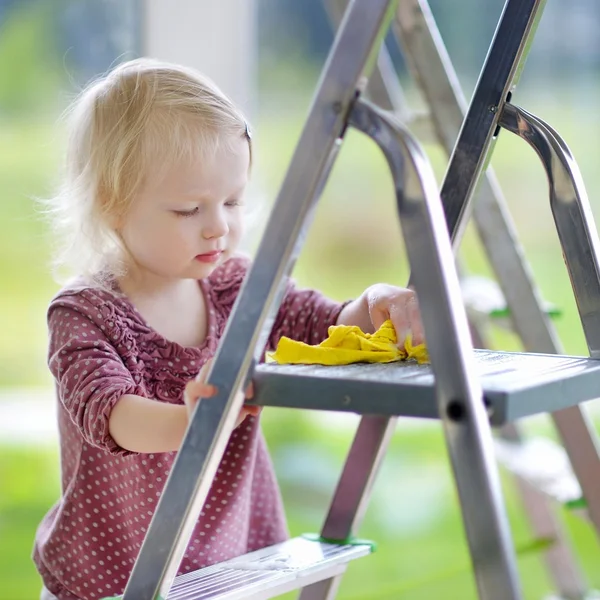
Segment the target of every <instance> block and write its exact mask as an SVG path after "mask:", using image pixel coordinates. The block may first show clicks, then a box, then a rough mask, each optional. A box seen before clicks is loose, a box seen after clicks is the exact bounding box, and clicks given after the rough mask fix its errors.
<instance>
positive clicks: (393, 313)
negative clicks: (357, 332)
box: [363, 283, 425, 346]
mask: <svg viewBox="0 0 600 600" xmlns="http://www.w3.org/2000/svg"><path fill="white" fill-rule="evenodd" d="M363 296H364V298H365V300H366V303H367V307H368V311H369V318H370V319H371V323H372V324H373V327H374V328H375V330H377V329H379V328H380V327H381V325H383V323H384V322H385V321H387V320H388V319H390V320H391V321H392V324H393V325H394V329H395V330H396V335H397V337H398V345H399V346H403V345H404V340H405V339H406V336H407V335H408V333H409V332H410V333H411V334H412V344H413V345H414V346H418V345H419V344H422V343H423V342H424V341H425V332H424V330H423V323H422V321H421V312H420V310H419V303H418V301H417V295H416V294H415V292H414V291H413V290H410V289H407V288H399V287H395V286H393V285H387V284H384V283H378V284H376V285H373V286H371V287H369V288H367V290H365V292H364V295H363Z"/></svg>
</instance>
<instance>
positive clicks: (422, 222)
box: [349, 100, 521, 599]
mask: <svg viewBox="0 0 600 600" xmlns="http://www.w3.org/2000/svg"><path fill="white" fill-rule="evenodd" d="M349 121H350V124H351V125H352V126H354V127H355V128H357V129H358V130H360V131H362V132H363V133H366V134H367V135H368V136H369V137H371V138H372V139H373V140H374V141H375V142H376V143H377V144H378V145H379V147H380V148H381V150H382V151H383V153H384V155H385V157H386V159H387V161H388V165H389V167H390V170H391V171H392V176H393V180H394V183H395V187H396V198H397V207H398V216H399V219H400V224H401V227H402V232H403V236H404V240H405V244H406V250H407V254H408V258H409V263H410V266H411V277H412V279H413V280H414V284H415V287H416V290H417V292H418V293H419V298H420V308H421V312H422V318H423V324H424V328H425V334H426V336H427V340H428V349H429V354H430V359H431V364H432V369H433V371H434V374H435V379H436V394H437V397H438V409H439V414H440V418H441V419H442V421H443V424H444V431H445V435H446V441H447V446H448V450H449V454H450V458H451V463H452V467H453V470H454V475H455V479H456V483H457V488H458V493H459V495H460V499H461V508H462V512H463V520H464V523H465V528H466V532H467V538H468V541H469V547H470V551H471V558H472V561H473V567H474V571H475V577H476V581H477V585H478V588H479V592H480V594H481V597H483V598H498V599H500V598H502V599H509V598H520V597H521V592H520V589H519V582H518V575H517V570H516V559H515V555H514V548H513V544H512V541H511V533H510V528H509V525H508V520H507V516H506V512H505V509H504V506H503V502H502V492H501V488H500V479H499V475H498V470H497V465H496V461H495V457H494V448H493V441H492V434H491V428H490V423H489V420H488V416H487V413H486V410H485V407H484V403H483V398H482V390H481V386H480V383H479V380H478V377H477V376H476V375H475V373H476V369H475V359H474V354H473V347H472V344H471V338H470V332H469V327H468V323H467V318H466V313H465V310H464V307H463V303H462V297H461V292H460V287H459V282H458V276H457V274H456V269H455V265H454V259H453V254H452V246H451V241H450V237H449V234H448V229H447V227H446V222H445V220H444V212H443V207H442V204H441V201H440V198H439V194H438V191H437V184H436V179H435V175H434V173H433V171H432V169H431V166H430V164H429V162H428V159H427V157H426V155H425V154H424V152H423V151H422V149H421V148H420V146H419V145H418V144H417V142H416V141H415V140H414V138H413V137H412V135H411V134H410V133H409V132H408V131H407V130H406V129H405V128H404V127H403V126H402V125H401V124H400V123H399V122H398V121H397V120H396V119H394V118H393V117H392V116H391V115H390V114H389V113H386V112H384V111H382V110H380V109H378V108H377V107H376V106H374V105H372V104H371V103H369V102H366V101H363V100H359V101H358V102H357V104H356V105H355V106H354V108H353V110H352V112H351V114H350V117H349Z"/></svg>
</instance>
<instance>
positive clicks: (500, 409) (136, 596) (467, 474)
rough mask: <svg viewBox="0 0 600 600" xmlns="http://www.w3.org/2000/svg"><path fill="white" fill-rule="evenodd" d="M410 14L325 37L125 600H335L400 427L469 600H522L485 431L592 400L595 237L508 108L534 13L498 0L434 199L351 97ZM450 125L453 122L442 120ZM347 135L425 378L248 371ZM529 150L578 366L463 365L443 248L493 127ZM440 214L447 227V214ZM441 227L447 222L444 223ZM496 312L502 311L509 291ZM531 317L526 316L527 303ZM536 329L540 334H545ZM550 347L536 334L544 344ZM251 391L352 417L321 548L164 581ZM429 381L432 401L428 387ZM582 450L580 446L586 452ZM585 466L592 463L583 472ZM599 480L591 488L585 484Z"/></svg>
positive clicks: (457, 226)
mask: <svg viewBox="0 0 600 600" xmlns="http://www.w3.org/2000/svg"><path fill="white" fill-rule="evenodd" d="M407 4H408V3H406V2H404V0H403V2H402V3H400V4H399V3H398V2H397V1H390V0H354V1H353V2H351V4H350V5H349V7H348V9H347V11H346V13H345V15H344V18H343V21H342V23H341V25H340V28H339V30H338V33H337V36H336V39H335V42H334V45H333V48H332V50H331V53H330V56H329V58H328V60H327V63H326V65H325V68H324V71H323V74H322V76H321V79H320V81H319V84H318V87H317V91H316V94H315V97H314V99H313V102H312V106H311V109H310V113H309V117H308V119H307V122H306V124H305V127H304V129H303V132H302V135H301V138H300V140H299V142H298V145H297V148H296V151H295V153H294V156H293V159H292V162H291V166H290V168H289V170H288V173H287V175H286V178H285V180H284V183H283V185H282V188H281V191H280V194H279V196H278V198H277V200H276V203H275V205H274V208H273V211H272V214H271V217H270V220H269V223H268V226H267V229H266V234H265V235H264V237H263V239H262V241H261V244H260V246H259V249H258V252H257V255H256V259H255V262H254V264H253V266H252V268H251V270H250V271H249V274H248V276H247V277H246V280H245V282H244V285H243V287H242V290H241V291H240V294H239V297H238V299H237V301H236V303H235V306H234V309H233V312H232V315H231V318H230V320H229V323H228V325H227V328H226V331H225V333H224V336H223V339H222V340H221V344H220V346H219V349H218V351H217V354H216V357H215V360H214V362H213V366H212V369H211V371H210V373H209V375H208V381H209V382H210V383H212V384H214V385H215V386H217V388H218V389H219V395H218V396H217V397H215V398H213V399H212V400H211V401H210V402H200V403H199V404H198V407H197V409H196V411H195V414H194V416H193V419H192V421H191V423H190V425H189V427H188V431H187V434H186V437H185V439H184V441H183V444H182V447H181V450H180V451H179V453H178V456H177V459H176V461H175V463H174V466H173V468H172V471H171V474H170V476H169V480H168V482H167V485H166V486H165V489H164V491H163V494H162V497H161V499H160V502H159V504H158V507H157V509H156V512H155V515H154V517H153V519H152V522H151V525H150V527H149V529H148V532H147V535H146V539H145V541H144V543H143V545H142V548H141V550H140V554H139V556H138V559H137V561H136V564H135V566H134V569H133V571H132V574H131V577H130V579H129V582H128V584H127V587H126V589H125V593H124V596H123V598H124V600H146V599H147V600H151V599H155V598H163V599H164V598H189V599H200V598H205V599H208V598H211V599H216V598H220V599H225V598H227V599H233V598H270V597H273V596H276V595H278V594H281V593H284V592H286V591H289V590H291V589H301V588H302V593H301V596H300V597H301V598H302V600H311V599H314V600H316V599H324V598H333V597H334V595H335V593H336V589H337V586H338V584H339V581H340V577H341V575H342V574H343V572H344V570H345V568H346V566H347V564H348V562H349V561H350V560H352V559H354V558H358V557H359V556H361V555H364V554H367V553H368V552H369V551H370V546H369V544H367V543H364V542H361V541H360V540H356V539H355V538H354V534H355V531H356V530H357V528H358V527H359V525H360V522H361V520H362V517H363V514H364V511H365V509H366V505H367V503H368V499H369V494H370V491H371V488H372V485H373V483H374V479H375V475H376V473H377V470H378V467H379V465H380V463H381V460H382V458H383V455H384V453H385V450H386V446H387V443H388V441H389V439H390V437H391V435H392V433H393V429H394V426H395V423H396V417H398V416H420V417H430V418H439V419H440V420H441V421H442V424H443V427H444V432H445V434H446V440H447V446H448V451H449V454H450V457H451V464H452V469H453V473H454V477H455V480H456V485H457V490H458V494H459V497H460V503H461V509H462V514H463V520H464V523H465V529H466V534H467V539H468V543H469V548H470V551H471V556H472V563H473V568H474V572H475V577H476V581H477V586H478V590H479V594H480V597H482V598H487V599H498V600H508V599H516V598H521V592H520V588H519V582H518V576H517V570H516V561H515V556H514V549H513V545H512V541H511V535H510V530H509V526H508V522H507V518H506V513H505V509H504V506H503V502H502V497H501V491H500V482H499V476H498V471H497V467H496V461H495V456H494V442H493V437H492V431H491V427H490V424H492V425H496V426H502V425H504V424H505V423H507V422H510V421H513V420H515V419H519V418H521V417H523V416H526V415H530V414H535V413H539V412H547V411H555V410H559V409H563V413H566V414H571V413H569V411H571V410H572V409H573V408H574V407H576V406H577V405H578V404H580V403H581V402H585V401H587V400H590V399H593V398H595V397H596V395H597V392H596V390H597V389H600V387H599V386H600V361H597V360H596V358H597V357H598V353H599V352H600V338H599V334H600V330H599V327H600V321H599V320H598V309H599V308H600V294H599V293H598V292H600V278H599V273H598V265H599V261H598V240H597V236H596V233H595V231H594V229H593V226H592V225H591V224H592V223H593V221H592V220H591V218H590V215H589V206H588V205H587V199H586V197H585V192H584V190H583V187H582V185H581V183H580V178H579V175H578V172H577V171H576V165H575V163H574V162H573V160H572V158H571V156H570V153H569V152H568V149H567V148H566V146H565V145H564V144H563V142H562V141H561V140H560V138H558V137H557V135H556V134H555V132H553V131H552V130H551V129H550V128H549V127H548V126H547V125H545V124H544V123H542V122H541V121H539V120H538V119H536V118H535V117H533V116H532V115H529V114H528V113H526V112H525V111H523V110H522V109H520V108H518V107H515V106H513V105H512V104H510V102H509V100H510V96H509V92H510V91H511V89H512V87H513V84H514V83H515V82H516V80H517V79H518V74H519V71H520V68H521V66H522V63H523V60H524V58H525V54H526V49H527V47H528V45H529V43H530V42H531V39H532V37H533V31H534V29H535V24H536V22H537V20H538V19H539V17H540V16H541V7H542V5H543V2H541V1H534V0H508V1H507V3H506V6H505V10H504V12H503V15H502V17H501V20H500V24H499V26H498V29H497V31H496V35H495V37H494V41H493V43H492V46H491V48H490V53H489V54H488V58H487V60H486V64H485V65H484V68H483V71H482V74H481V77H480V79H479V82H478V84H477V89H476V91H475V93H474V96H473V99H472V102H471V105H470V107H469V109H468V111H467V113H466V117H465V119H464V124H463V126H462V128H461V129H460V134H459V135H458V138H457V142H456V145H455V147H454V151H453V153H452V156H451V159H450V164H449V167H448V171H447V174H446V177H445V180H444V184H443V186H442V191H441V198H440V193H439V192H438V189H437V185H436V181H435V177H434V174H433V172H432V169H431V167H430V165H429V162H428V160H427V157H426V155H425V154H424V153H423V151H422V150H421V148H420V146H419V145H418V143H417V142H416V140H415V138H414V137H413V136H412V135H411V134H410V133H409V131H408V130H407V129H406V128H405V127H404V126H403V125H402V124H401V123H400V122H399V121H398V120H397V119H396V118H395V117H394V116H393V115H391V114H390V112H389V111H385V110H382V109H381V108H379V107H377V106H376V105H375V104H373V103H371V102H370V101H368V100H365V99H364V98H363V97H362V96H363V92H364V91H365V88H366V83H367V81H368V75H369V74H370V73H371V72H372V70H373V67H374V64H375V62H376V60H377V57H378V54H379V47H380V44H381V42H382V40H383V37H384V35H385V33H386V32H387V30H388V28H389V26H390V24H391V23H392V21H393V20H394V16H395V15H400V14H401V11H402V10H403V8H404V7H405V6H406V5H407ZM453 123H454V121H453ZM348 127H354V128H355V129H357V130H359V131H361V132H363V133H365V134H366V135H368V136H369V137H370V138H371V139H373V140H374V141H375V142H376V143H377V144H378V145H379V146H380V148H381V150H382V151H383V153H384V155H385V157H386V159H387V161H388V164H389V167H390V170H391V172H392V177H393V179H394V183H395V190H396V196H397V198H396V199H397V208H398V216H399V219H400V223H401V226H402V232H403V236H404V239H405V242H406V246H407V254H408V258H409V262H410V266H411V283H412V284H413V285H414V286H415V288H416V290H417V293H418V294H419V298H420V305H421V310H422V315H423V320H424V326H425V333H426V337H427V342H428V347H429V352H430V357H431V365H430V366H415V365H412V364H408V363H407V364H402V363H396V364H393V365H368V366H367V365H353V366H348V367H334V368H326V367H286V366H273V365H260V364H259V361H260V359H261V356H260V351H261V349H262V348H263V347H264V346H265V343H266V338H267V335H268V332H269V330H270V328H271V326H272V323H273V319H274V316H275V314H276V311H277V308H278V306H279V303H280V301H281V297H282V291H283V287H284V285H283V284H284V281H285V277H286V276H288V275H289V274H290V271H291V269H292V267H293V264H294V261H295V259H296V256H297V254H298V252H299V251H300V247H301V244H302V241H303V239H304V235H305V233H306V230H307V228H308V226H309V224H310V220H311V219H310V217H311V215H312V213H313V208H314V206H315V203H316V201H317V199H318V196H319V194H320V192H321V190H322V187H323V185H324V183H325V181H326V179H327V177H328V175H329V172H330V171H331V168H332V166H333V163H334V160H335V156H336V154H337V151H338V150H339V148H340V146H341V143H342V141H343V137H344V134H345V132H346V130H347V128H348ZM500 127H503V128H506V129H508V130H510V131H513V132H515V133H517V134H518V135H520V136H521V137H523V138H524V139H526V140H527V141H528V142H529V143H530V144H532V145H533V146H534V147H535V148H536V150H537V151H538V153H539V154H540V156H541V158H542V161H543V163H544V166H545V167H546V168H547V170H548V173H549V177H550V182H551V194H552V205H553V210H554V215H555V220H556V223H557V228H558V230H559V235H560V238H561V242H562V244H563V248H564V254H565V261H566V263H567V267H568V268H569V271H570V274H571V278H572V282H573V287H574V292H575V295H576V297H577V300H578V307H579V310H580V314H581V318H582V323H583V327H584V330H585V333H586V338H587V340H588V345H589V347H590V354H591V357H592V358H573V357H564V356H557V355H552V352H553V349H551V348H546V349H543V351H544V352H545V353H544V354H527V353H506V352H493V351H486V350H477V351H474V350H473V346H472V342H471V337H470V331H469V325H468V322H467V318H466V312H465V309H464V306H463V302H462V298H461V290H460V284H459V278H458V275H457V271H456V268H455V265H454V259H453V253H452V244H453V243H454V244H455V245H456V244H457V243H458V240H460V235H461V233H462V230H463V228H464V225H465V222H466V220H467V218H468V216H469V215H470V211H471V202H470V200H471V196H472V195H473V190H474V187H475V183H476V181H477V180H478V179H479V176H480V174H481V172H482V170H483V167H484V165H485V164H486V162H487V160H488V159H489V156H490V155H491V148H492V146H493V140H494V138H495V137H496V136H497V130H498V128H500ZM444 213H445V214H444ZM444 216H445V218H444ZM507 299H508V300H509V302H510V301H511V299H510V298H509V295H508V293H507ZM535 310H536V314H537V313H539V305H538V304H537V303H536V306H535ZM544 324H545V325H547V324H546V323H544ZM547 335H548V336H549V334H547ZM249 377H251V378H252V379H253V381H254V384H255V393H256V396H255V399H254V401H255V403H256V404H260V405H276V406H288V407H297V408H313V409H319V410H340V411H353V412H357V413H361V414H363V415H364V416H363V417H362V419H361V421H360V425H359V427H358V431H357V433H356V436H355V439H354V441H353V444H352V447H351V449H350V452H349V455H348V458H347V461H346V464H345V466H344V469H343V472H342V475H341V478H340V480H339V483H338V486H337V489H336V491H335V493H334V497H333V500H332V503H331V507H330V510H329V513H328V515H327V518H326V520H325V524H324V526H323V529H322V531H321V536H320V537H317V538H296V539H293V540H290V541H288V542H285V543H284V544H279V545H277V546H273V547H270V548H266V549H263V550H260V551H258V552H255V553H251V554H249V555H246V556H242V557H239V558H237V559H234V560H232V561H229V562H228V563H222V564H220V565H214V566H213V567H209V568H208V569H202V570H200V571H198V572H197V573H192V574H188V575H184V576H180V577H176V573H177V570H178V567H179V563H180V560H181V558H182V556H183V554H184V552H185V549H186V546H187V543H188V541H189V535H190V533H191V531H192V529H193V526H194V523H195V521H196V519H197V517H198V515H199V513H200V510H201V508H202V505H203V503H204V501H205V499H206V495H207V492H208V489H209V487H210V482H211V481H212V479H213V477H214V475H215V473H216V470H217V467H218V464H219V462H220V459H221V457H222V454H223V452H224V449H225V446H226V443H227V440H228V437H229V435H230V433H231V431H232V429H233V426H234V423H235V418H236V415H237V414H238V412H239V410H240V408H241V406H240V404H239V403H240V402H241V400H237V399H236V394H235V392H236V391H237V390H238V389H240V388H241V387H242V385H243V384H244V383H245V382H246V381H247V380H248V378H249ZM434 383H435V387H434ZM577 415H578V417H577V418H575V417H572V416H571V418H570V420H569V422H568V424H569V425H572V424H574V425H573V427H577V426H579V427H582V425H581V424H583V425H585V432H586V433H587V436H588V437H587V439H585V438H583V437H580V441H582V444H581V445H580V446H579V447H578V448H577V449H575V450H573V452H574V453H577V452H581V451H582V447H587V449H588V450H589V449H590V445H591V447H593V450H594V451H595V454H592V453H591V452H587V453H586V454H584V455H583V456H584V458H588V459H589V457H590V456H593V457H594V461H593V463H592V461H589V460H588V462H586V461H585V460H584V461H583V463H584V464H585V466H586V468H588V467H589V470H588V471H585V472H584V473H580V472H578V467H577V465H578V464H581V461H577V460H575V459H574V457H573V456H571V462H572V464H573V468H574V469H575V471H576V473H577V476H578V479H579V481H580V482H581V486H582V489H583V491H584V494H585V497H586V500H587V504H588V512H589V515H590V519H591V521H592V522H593V523H594V524H595V525H596V526H597V525H598V524H599V523H600V519H599V516H600V515H599V510H600V501H598V500H599V498H598V495H599V494H600V486H597V489H594V486H593V479H594V475H595V474H596V471H597V469H598V464H597V463H598V460H597V458H598V457H597V449H596V447H595V446H594V443H595V442H594V438H593V437H592V436H591V435H590V429H589V425H588V423H587V422H586V421H585V419H584V417H583V414H582V413H581V412H580V411H579V410H577ZM587 440H589V442H588V441H587ZM588 463H589V464H588ZM598 480H599V479H598V478H596V481H598Z"/></svg>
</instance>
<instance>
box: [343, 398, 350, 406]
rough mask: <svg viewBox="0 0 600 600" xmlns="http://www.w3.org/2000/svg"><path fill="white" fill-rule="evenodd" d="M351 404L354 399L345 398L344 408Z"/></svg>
mask: <svg viewBox="0 0 600 600" xmlns="http://www.w3.org/2000/svg"><path fill="white" fill-rule="evenodd" d="M350 402H352V398H350V396H344V399H343V400H342V404H343V405H344V406H348V405H349V404H350Z"/></svg>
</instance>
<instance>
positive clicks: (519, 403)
mask: <svg viewBox="0 0 600 600" xmlns="http://www.w3.org/2000/svg"><path fill="white" fill-rule="evenodd" d="M475 358H476V367H477V370H478V374H479V376H480V378H481V384H482V386H483V390H484V395H485V399H486V404H487V406H488V412H489V414H490V421H491V423H492V425H494V426H500V425H503V424H505V423H507V422H510V421H514V420H516V419H520V418H523V417H527V416H530V415H534V414H538V413H543V412H552V411H555V410H560V409H563V408H567V407H570V406H574V405H576V404H580V403H582V402H586V401H589V400H593V399H595V398H597V397H598V390H599V389H600V360H596V359H591V358H581V357H571V356H559V355H556V354H532V353H524V352H496V351H491V350H475ZM253 381H254V390H255V395H254V398H253V399H252V401H251V402H250V403H252V404H256V405H260V406H280V407H289V408H304V409H312V410H332V411H344V412H355V413H359V414H378V415H390V416H391V415H396V416H404V417H421V418H429V419H437V418H439V414H438V408H437V401H436V397H435V390H434V377H433V372H432V370H431V365H418V364H417V363H415V362H413V361H405V362H395V363H390V364H369V365H367V364H353V365H344V366H334V367H324V366H320V365H316V366H315V365H310V366H309V365H277V364H268V365H264V364H261V365H259V366H258V367H257V369H256V371H255V373H254V377H253ZM459 408H460V407H459Z"/></svg>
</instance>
